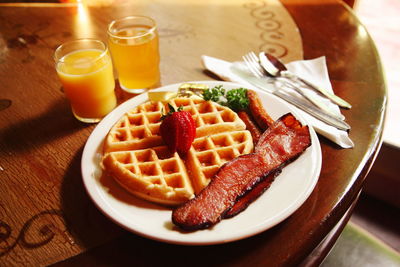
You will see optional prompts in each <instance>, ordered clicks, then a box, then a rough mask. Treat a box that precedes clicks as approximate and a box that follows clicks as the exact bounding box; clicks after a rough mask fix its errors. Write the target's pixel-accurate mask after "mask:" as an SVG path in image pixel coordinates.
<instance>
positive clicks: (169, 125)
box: [160, 104, 196, 153]
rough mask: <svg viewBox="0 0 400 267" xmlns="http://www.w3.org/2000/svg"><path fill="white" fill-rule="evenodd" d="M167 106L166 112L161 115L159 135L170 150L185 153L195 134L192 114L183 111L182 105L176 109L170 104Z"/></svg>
mask: <svg viewBox="0 0 400 267" xmlns="http://www.w3.org/2000/svg"><path fill="white" fill-rule="evenodd" d="M168 107H169V112H168V114H167V115H163V116H162V117H161V120H162V122H161V125H160V133H161V137H162V138H163V140H164V142H165V143H166V144H167V146H168V148H169V149H170V150H171V151H174V152H175V151H178V152H179V153H186V152H188V151H189V149H190V146H191V145H192V143H193V140H194V138H195V136H196V124H195V123H194V120H193V118H192V115H191V114H190V113H189V112H187V111H183V110H182V107H179V108H178V110H177V111H175V109H174V107H173V106H171V105H170V104H168Z"/></svg>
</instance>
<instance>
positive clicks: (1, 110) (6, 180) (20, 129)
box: [0, 0, 387, 266]
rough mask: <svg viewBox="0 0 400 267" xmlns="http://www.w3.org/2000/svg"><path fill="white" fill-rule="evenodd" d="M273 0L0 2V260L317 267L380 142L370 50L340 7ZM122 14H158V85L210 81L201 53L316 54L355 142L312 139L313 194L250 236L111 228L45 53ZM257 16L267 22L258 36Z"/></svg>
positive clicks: (379, 75)
mask: <svg viewBox="0 0 400 267" xmlns="http://www.w3.org/2000/svg"><path fill="white" fill-rule="evenodd" d="M281 2H282V4H283V5H282V4H279V3H278V4H277V1H275V0H274V1H272V0H270V1H246V0H235V1H222V0H221V1H201V2H199V1H180V0H175V1H162V0H158V1H132V3H129V2H128V1H115V2H113V3H108V2H106V1H102V2H101V4H102V5H100V6H99V3H97V5H95V6H89V7H88V6H84V5H77V4H2V5H0V25H1V27H0V138H1V141H0V265H5V266H12V265H21V264H24V265H28V266H37V265H49V264H56V265H59V266H71V265H76V266H85V265H95V266H109V265H116V264H123V263H124V264H129V265H134V266H142V265H146V266H149V265H151V266H152V265H157V266H158V265H165V266H168V265H190V266H193V265H207V266H209V265H230V266H231V265H232V266H241V265H243V266H244V265H245V266H281V265H298V264H304V265H317V264H319V263H320V262H321V261H322V260H323V258H324V256H325V255H326V253H327V252H328V251H329V249H330V248H331V247H332V245H333V243H334V241H335V240H336V238H337V236H338V234H339V233H340V232H341V230H342V228H343V227H344V225H345V223H346V222H347V220H348V219H349V216H350V215H351V209H352V207H353V206H354V203H355V202H356V200H357V197H358V195H359V193H360V191H361V190H362V187H363V183H364V180H365V177H366V175H367V173H368V171H369V169H370V167H371V165H372V163H373V161H374V159H375V156H376V155H377V152H378V150H379V148H380V145H381V135H382V125H383V119H384V115H385V108H386V97H387V96H386V88H385V82H384V78H383V71H382V67H381V63H380V60H379V56H378V54H377V51H376V48H375V45H374V43H373V41H372V39H371V37H370V36H369V35H368V32H367V31H366V29H365V28H364V27H363V26H362V25H361V23H360V22H359V21H358V19H357V17H356V16H355V15H354V14H353V13H352V11H351V9H349V8H348V7H347V6H345V4H344V3H342V2H341V1H334V0H326V1H321V0H318V1H316V0H315V1H312V0H308V1H301V0H298V1H295V0H282V1H281ZM259 7H263V9H259V10H258V11H255V10H256V9H257V8H259ZM254 12H260V13H254ZM129 14H144V15H149V16H152V17H154V18H155V19H156V20H157V21H158V22H159V25H160V36H161V38H160V44H161V59H162V61H161V71H162V84H163V85H166V84H171V83H176V82H184V81H190V80H212V79H215V78H216V77H214V76H212V75H211V74H210V73H208V72H207V71H204V69H203V68H202V66H201V63H200V57H201V55H203V54H205V55H209V56H215V57H219V58H221V59H224V60H229V61H235V60H240V58H241V56H242V55H244V54H245V53H246V52H248V51H250V50H256V51H259V50H265V49H271V51H274V52H275V53H281V55H280V56H281V57H282V58H283V59H284V60H285V61H291V60H294V59H301V58H302V57H304V58H305V59H311V58H316V57H319V56H326V60H327V64H328V69H329V75H330V79H331V82H332V85H333V88H334V91H335V93H336V94H337V95H339V96H341V97H343V98H344V99H346V100H348V101H349V102H350V103H352V105H353V108H352V109H350V110H345V111H343V114H344V115H345V116H346V120H347V122H348V123H349V124H350V125H351V127H352V129H351V131H350V137H351V138H352V140H353V141H354V143H355V147H354V148H352V149H341V148H339V147H338V146H337V145H335V144H333V143H332V142H330V141H329V140H327V139H325V138H323V137H320V142H321V148H322V159H323V164H322V171H321V175H320V177H319V181H318V183H317V185H316V187H315V189H314V191H313V193H312V194H311V196H310V197H309V198H308V199H307V201H306V202H305V203H304V204H303V205H302V206H301V207H300V208H299V209H298V210H297V211H296V212H295V213H294V214H293V215H292V216H290V217H289V218H288V219H286V220H285V221H283V222H282V223H280V224H278V225H277V226H275V227H273V228H272V229H270V230H267V231H265V232H263V233H261V234H258V235H256V236H253V237H250V238H247V239H244V240H240V241H236V242H231V243H227V244H221V245H214V246H181V245H171V244H166V243H160V242H157V241H152V240H149V239H145V238H143V237H140V236H137V235H134V234H131V233H128V232H126V231H124V230H123V229H121V228H120V227H118V226H116V225H115V224H113V223H112V222H111V221H110V220H108V219H107V218H106V217H105V216H104V215H102V214H101V213H100V212H99V211H98V210H97V208H96V207H95V206H94V204H93V203H92V202H91V200H90V199H89V197H88V195H87V194H86V192H85V189H84V187H83V184H82V177H81V173H80V160H81V155H82V149H83V146H84V145H85V142H86V140H87V138H88V136H89V135H90V133H91V131H92V130H93V129H94V127H95V125H86V124H82V123H80V122H78V121H77V120H76V119H74V117H73V116H72V114H71V111H70V107H69V104H68V102H67V101H66V99H65V97H64V94H63V92H62V89H61V84H60V82H59V80H58V78H57V76H56V73H55V70H54V62H53V58H52V55H53V52H54V48H55V47H56V46H58V45H59V44H61V43H63V42H65V41H68V40H71V39H76V38H81V37H94V38H99V39H103V40H105V38H106V31H105V29H106V25H107V24H108V23H109V22H110V21H111V20H112V19H113V18H116V17H122V16H126V15H129ZM257 16H261V19H260V20H261V21H258V19H257V18H258V17H257ZM262 16H266V17H265V18H267V17H268V16H269V18H272V20H270V21H269V22H268V21H267V22H266V25H265V26H266V27H267V28H266V30H265V28H264V30H263V26H262V25H260V23H263V21H262V18H263V17H262ZM264 22H265V21H264ZM268 27H269V28H268ZM285 27H286V28H285ZM268 31H269V32H268ZM266 34H267V36H266ZM268 38H269V39H268ZM272 43H273V44H272ZM285 49H286V50H285ZM124 98H126V95H125V96H123V95H121V99H122V100H123V99H124Z"/></svg>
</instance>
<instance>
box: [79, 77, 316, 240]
mask: <svg viewBox="0 0 400 267" xmlns="http://www.w3.org/2000/svg"><path fill="white" fill-rule="evenodd" d="M197 83H202V84H207V85H209V86H211V87H212V86H215V85H223V87H224V88H226V89H233V88H238V87H241V86H240V85H239V84H235V83H227V82H214V81H199V82H197ZM181 84H182V83H179V84H173V85H169V86H165V87H162V88H159V89H157V90H161V91H172V90H177V88H178V87H179V85H181ZM258 93H259V95H260V98H261V100H262V102H263V105H264V106H265V108H266V110H267V112H268V113H269V114H270V115H271V117H272V118H274V119H277V118H279V117H280V116H281V115H283V114H285V113H287V112H292V113H293V114H294V115H295V116H296V117H297V118H298V119H299V120H300V121H302V123H305V121H304V119H303V118H301V116H299V115H298V114H297V113H296V112H295V111H294V110H293V109H292V108H291V107H290V106H289V105H287V104H286V103H285V102H283V101H281V100H280V99H278V98H276V97H275V96H273V95H270V94H267V93H263V92H260V91H258ZM146 100H147V94H142V95H139V96H137V97H135V98H132V99H130V100H128V101H127V102H125V103H123V104H121V105H120V106H118V107H117V108H116V109H115V110H113V111H112V112H111V113H110V114H109V115H107V116H106V117H105V118H104V119H103V120H102V121H101V122H100V123H99V124H98V125H97V127H96V128H95V129H94V131H93V132H92V134H91V135H90V137H89V139H88V140H87V143H86V145H85V148H84V150H83V155H82V163H81V164H82V176H83V183H84V185H85V187H86V190H87V192H88V194H89V195H90V197H91V198H92V200H93V201H94V203H95V204H96V205H97V207H98V208H99V209H100V210H101V211H102V212H103V213H104V214H105V215H106V216H108V217H109V218H110V219H111V220H113V221H114V222H115V223H117V224H118V225H120V226H122V227H123V228H125V229H127V230H129V231H132V232H134V233H136V234H139V235H141V236H144V237H147V238H151V239H155V240H159V241H163V242H168V243H175V244H187V245H209V244H218V243H225V242H230V241H234V240H238V239H242V238H246V237H249V236H252V235H255V234H258V233H260V232H262V231H265V230H267V229H269V228H271V227H272V226H274V225H276V224H278V223H280V222H281V221H283V220H284V219H286V218H287V217H289V216H290V215H291V214H292V213H293V212H295V211H296V210H297V209H298V208H299V207H300V206H301V205H302V204H303V203H304V201H305V200H306V199H307V198H308V196H309V195H310V194H311V192H312V190H313V189H314V187H315V184H316V183H317V181H318V177H319V173H320V170H321V148H320V144H319V141H318V138H317V135H316V134H315V132H314V130H313V129H312V128H310V132H311V141H312V145H311V147H309V148H308V149H307V150H306V151H305V152H304V153H303V154H302V155H301V156H300V157H299V158H298V159H297V160H295V161H294V162H293V163H291V164H289V165H288V166H286V167H285V168H284V169H283V171H282V173H281V174H280V175H279V176H278V177H277V178H276V179H275V181H274V182H273V183H272V185H271V187H270V188H269V189H268V190H267V191H266V192H265V193H264V194H263V195H262V196H261V197H259V198H258V199H257V200H256V201H255V202H254V203H252V204H251V205H250V206H249V207H248V208H247V209H246V210H245V211H243V212H242V213H240V214H239V215H237V216H235V217H233V218H231V219H225V220H222V221H221V222H220V223H218V224H216V225H215V226H213V227H212V228H210V229H206V230H200V231H195V232H189V233H187V232H182V231H179V229H177V228H176V227H175V226H174V225H173V224H172V222H171V210H170V209H168V208H165V207H162V206H158V205H155V204H151V203H149V202H146V201H143V200H140V199H137V198H136V197H134V196H132V195H130V194H129V193H128V192H126V191H125V190H124V189H122V188H121V187H120V186H119V185H118V184H117V183H116V182H114V181H113V180H112V179H110V178H104V176H102V170H101V168H100V160H101V156H102V154H101V151H102V145H103V140H104V137H105V136H106V135H107V133H108V131H109V130H110V128H111V127H112V126H113V125H114V123H116V122H117V120H118V119H119V118H120V117H121V116H122V115H123V114H124V113H125V112H127V111H128V110H130V109H132V108H133V107H135V106H136V105H139V104H141V103H143V102H145V101H146Z"/></svg>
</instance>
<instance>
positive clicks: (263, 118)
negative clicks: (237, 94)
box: [247, 90, 274, 131]
mask: <svg viewBox="0 0 400 267" xmlns="http://www.w3.org/2000/svg"><path fill="white" fill-rule="evenodd" d="M247 97H248V99H249V110H250V112H251V115H252V116H253V118H254V120H255V121H256V123H257V124H258V126H259V127H260V129H261V130H262V131H265V130H266V129H267V128H268V127H270V126H271V125H272V124H273V123H274V120H273V119H272V118H271V117H270V116H269V115H268V113H267V112H266V111H265V109H264V108H263V105H262V103H261V100H260V98H259V97H258V94H257V93H256V92H255V91H252V90H247Z"/></svg>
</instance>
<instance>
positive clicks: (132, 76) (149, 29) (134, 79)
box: [108, 16, 160, 94]
mask: <svg viewBox="0 0 400 267" xmlns="http://www.w3.org/2000/svg"><path fill="white" fill-rule="evenodd" d="M108 45H109V47H110V50H111V55H112V58H113V63H114V67H115V68H116V71H117V73H118V79H119V82H120V85H121V88H122V89H123V90H125V91H127V92H129V93H135V94H138V93H142V92H145V91H146V90H148V89H150V88H154V87H157V86H158V85H159V82H160V69H159V64H160V55H159V48H158V33H157V25H156V22H155V21H154V20H153V19H151V18H149V17H144V16H130V17H125V18H122V19H118V20H114V21H112V22H111V23H110V24H109V26H108Z"/></svg>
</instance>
